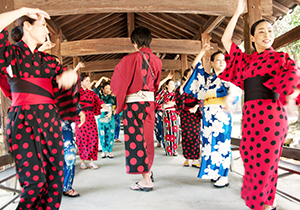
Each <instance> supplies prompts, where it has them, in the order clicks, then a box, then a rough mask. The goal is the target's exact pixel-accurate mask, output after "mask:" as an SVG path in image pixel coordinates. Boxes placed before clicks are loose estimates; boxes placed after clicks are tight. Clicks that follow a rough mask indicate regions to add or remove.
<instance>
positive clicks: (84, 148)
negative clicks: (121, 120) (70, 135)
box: [75, 88, 104, 160]
mask: <svg viewBox="0 0 300 210" xmlns="http://www.w3.org/2000/svg"><path fill="white" fill-rule="evenodd" d="M79 104H80V105H81V109H82V110H83V111H84V113H85V116H86V117H85V123H84V124H83V125H82V126H81V127H80V128H78V125H79V124H80V119H77V120H76V121H75V124H76V126H75V130H76V144H77V147H78V153H79V156H80V159H81V160H91V159H93V160H97V159H98V141H99V139H98V128H97V124H96V120H95V115H100V114H101V111H100V110H101V105H102V104H104V102H103V101H102V100H101V99H100V98H99V97H98V96H97V94H96V93H94V92H93V91H91V90H89V89H85V90H84V89H83V88H81V89H80V101H79Z"/></svg>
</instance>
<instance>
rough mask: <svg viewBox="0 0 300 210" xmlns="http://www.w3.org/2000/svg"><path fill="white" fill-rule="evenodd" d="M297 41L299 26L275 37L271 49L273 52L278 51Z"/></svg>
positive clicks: (299, 31) (299, 32)
mask: <svg viewBox="0 0 300 210" xmlns="http://www.w3.org/2000/svg"><path fill="white" fill-rule="evenodd" d="M297 40H300V26H297V27H296V28H294V29H292V30H290V31H288V32H286V33H285V34H283V35H281V36H279V37H277V38H276V39H275V40H274V43H273V48H274V49H275V50H277V49H280V48H281V47H284V46H286V45H289V44H291V43H293V42H295V41H297Z"/></svg>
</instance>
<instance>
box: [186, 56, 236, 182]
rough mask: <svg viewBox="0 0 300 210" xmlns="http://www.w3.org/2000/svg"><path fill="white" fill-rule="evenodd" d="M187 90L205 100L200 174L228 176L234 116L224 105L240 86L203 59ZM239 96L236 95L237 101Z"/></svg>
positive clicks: (189, 81) (213, 176)
mask: <svg viewBox="0 0 300 210" xmlns="http://www.w3.org/2000/svg"><path fill="white" fill-rule="evenodd" d="M184 91H185V92H186V93H188V94H190V95H192V96H194V97H195V98H197V99H198V100H204V106H203V108H202V111H203V123H202V129H201V140H202V160H201V167H200V170H199V174H198V177H199V178H203V179H214V178H215V177H218V176H222V177H227V175H228V172H229V167H230V162H231V147H230V143H231V130H232V116H231V113H228V112H226V111H225V110H224V109H223V107H222V105H223V104H224V100H225V97H226V96H227V95H228V94H234V96H236V95H237V94H236V92H238V90H237V88H236V86H234V85H233V84H231V83H229V82H225V81H223V80H221V79H219V78H218V77H217V75H216V74H213V75H210V74H208V73H206V72H205V70H204V68H203V66H202V64H201V63H200V62H199V63H198V64H197V65H196V67H195V70H194V71H193V74H192V75H191V77H190V78H189V80H188V82H187V83H186V85H185V87H184ZM237 101H238V96H236V97H235V103H236V102H237Z"/></svg>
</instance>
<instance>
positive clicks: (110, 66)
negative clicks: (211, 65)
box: [81, 59, 191, 72]
mask: <svg viewBox="0 0 300 210" xmlns="http://www.w3.org/2000/svg"><path fill="white" fill-rule="evenodd" d="M120 61H121V59H112V60H100V61H89V62H85V63H84V65H85V67H83V68H81V72H103V71H113V70H114V69H115V66H116V65H117V64H118V63H119V62H120ZM188 65H189V66H190V65H191V62H188ZM162 69H172V70H175V69H181V61H180V60H171V59H162Z"/></svg>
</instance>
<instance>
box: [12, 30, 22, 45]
mask: <svg viewBox="0 0 300 210" xmlns="http://www.w3.org/2000/svg"><path fill="white" fill-rule="evenodd" d="M10 36H11V38H12V39H13V40H14V41H15V42H19V41H20V40H21V39H22V37H23V30H22V28H20V27H18V26H16V27H14V28H13V29H12V30H11V34H10Z"/></svg>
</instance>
